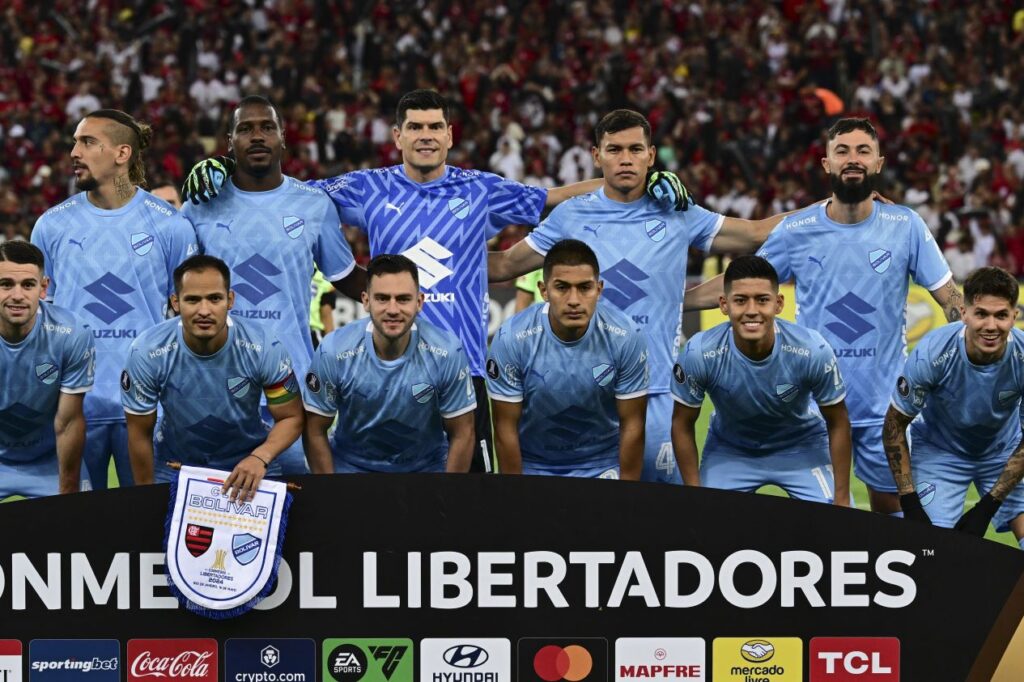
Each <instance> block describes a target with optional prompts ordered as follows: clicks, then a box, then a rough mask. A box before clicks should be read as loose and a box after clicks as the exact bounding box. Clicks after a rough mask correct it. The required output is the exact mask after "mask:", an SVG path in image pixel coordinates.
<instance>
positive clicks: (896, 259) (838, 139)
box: [758, 118, 963, 514]
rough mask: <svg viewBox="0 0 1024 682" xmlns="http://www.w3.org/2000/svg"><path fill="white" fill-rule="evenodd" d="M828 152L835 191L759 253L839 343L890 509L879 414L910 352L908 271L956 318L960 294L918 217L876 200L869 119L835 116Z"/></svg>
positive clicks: (855, 410) (856, 421)
mask: <svg viewBox="0 0 1024 682" xmlns="http://www.w3.org/2000/svg"><path fill="white" fill-rule="evenodd" d="M827 153H828V155H827V156H826V157H825V158H823V159H822V160H821V164H822V167H823V168H824V169H825V172H826V173H827V174H828V176H829V179H830V180H831V183H832V198H831V200H829V201H828V202H825V203H823V204H821V205H817V206H812V207H810V208H806V209H803V210H802V211H798V212H797V213H795V214H793V215H791V216H789V217H788V218H786V219H785V220H784V221H783V222H782V223H781V224H780V225H779V226H778V227H777V228H776V229H775V230H774V231H773V232H772V234H771V236H770V237H769V238H768V241H766V242H765V245H764V247H763V248H762V249H761V250H760V251H759V252H758V255H760V256H763V257H765V258H767V259H768V260H769V261H770V262H771V264H772V265H773V266H775V270H776V271H777V272H778V273H779V279H781V280H783V281H786V280H790V279H795V280H796V300H797V321H798V322H799V323H800V324H802V325H804V326H805V327H810V328H811V329H814V330H817V331H819V332H820V333H821V334H822V336H824V337H825V340H826V341H828V342H829V344H830V345H831V346H832V348H833V349H834V350H835V353H836V357H837V358H838V360H839V368H840V369H841V370H842V372H843V377H844V379H845V380H846V385H847V391H848V392H849V396H848V400H847V404H848V406H849V410H850V423H851V424H852V426H853V458H854V459H853V465H854V472H855V473H856V474H857V476H858V478H860V479H861V480H862V481H864V483H866V484H867V486H868V493H869V495H870V497H871V509H872V510H874V511H877V512H883V513H889V514H893V513H897V512H899V509H900V507H899V499H898V498H897V496H896V494H895V493H896V487H895V486H894V485H893V481H892V475H891V474H890V472H889V467H888V466H887V465H886V461H885V455H884V453H883V452H882V422H883V421H884V415H885V410H886V403H887V398H888V389H887V387H888V386H891V385H892V383H891V382H892V380H893V379H894V378H895V377H896V374H897V372H899V368H900V363H901V362H902V361H903V359H904V357H905V355H906V334H905V329H906V302H907V289H908V287H909V281H908V280H909V278H913V280H914V281H915V282H917V283H918V284H920V285H921V286H923V287H925V288H926V289H928V291H930V292H931V294H932V297H933V298H934V299H935V300H936V301H937V302H938V303H939V305H941V306H942V309H943V310H944V311H945V313H946V318H947V319H949V320H951V321H952V320H956V319H959V318H960V310H959V306H960V303H961V301H962V300H963V298H962V297H961V296H960V292H959V291H958V290H957V288H956V284H955V283H954V282H953V279H952V275H951V273H950V271H949V266H948V265H946V261H945V260H943V258H942V253H941V252H940V251H939V247H938V246H937V245H936V244H935V241H934V239H932V235H931V232H929V231H928V227H927V226H926V225H925V224H924V221H923V220H921V217H920V216H918V215H917V213H915V212H914V211H913V209H910V208H907V207H906V206H896V205H887V204H881V203H878V202H875V201H872V199H871V196H872V192H873V191H874V189H875V187H876V185H877V184H878V179H879V175H880V173H881V171H882V164H883V162H884V161H885V159H884V158H883V157H882V156H880V154H879V148H878V135H877V134H876V133H875V129H874V128H873V127H872V125H871V123H870V122H869V121H867V120H866V119H856V118H846V119H842V120H840V121H837V122H836V124H835V125H833V126H832V127H831V128H830V129H829V131H828V147H827Z"/></svg>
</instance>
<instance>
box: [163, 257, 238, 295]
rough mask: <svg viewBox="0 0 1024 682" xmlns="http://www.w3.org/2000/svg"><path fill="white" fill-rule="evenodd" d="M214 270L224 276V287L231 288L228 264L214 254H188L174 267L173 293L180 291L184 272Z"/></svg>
mask: <svg viewBox="0 0 1024 682" xmlns="http://www.w3.org/2000/svg"><path fill="white" fill-rule="evenodd" d="M211 269H212V270H216V271H218V272H219V273H220V275H221V277H223V278H224V288H225V289H231V269H230V268H228V264H227V263H225V262H224V261H222V260H221V259H220V258H217V257H215V256H207V255H205V254H199V255H195V256H190V257H188V258H186V259H185V260H183V261H182V262H181V264H180V265H179V266H178V267H176V268H174V293H176V294H180V293H181V280H183V279H184V278H185V273H186V272H199V271H202V270H211Z"/></svg>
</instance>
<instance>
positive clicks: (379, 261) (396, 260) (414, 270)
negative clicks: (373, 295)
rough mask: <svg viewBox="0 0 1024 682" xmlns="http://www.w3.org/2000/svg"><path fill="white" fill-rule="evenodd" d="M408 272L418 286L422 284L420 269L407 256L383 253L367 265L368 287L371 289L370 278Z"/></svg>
mask: <svg viewBox="0 0 1024 682" xmlns="http://www.w3.org/2000/svg"><path fill="white" fill-rule="evenodd" d="M402 272H408V273H409V275H410V276H411V277H412V281H413V282H415V283H416V288H417V289H418V288H419V286H420V269H419V267H417V265H416V264H415V263H413V262H412V260H411V259H409V258H408V257H406V256H403V255H401V254H395V253H382V254H380V255H379V256H375V257H374V258H373V260H371V261H370V263H369V264H368V265H367V266H366V289H367V291H369V289H370V280H372V279H373V278H374V277H376V276H378V275H397V274H399V273H402Z"/></svg>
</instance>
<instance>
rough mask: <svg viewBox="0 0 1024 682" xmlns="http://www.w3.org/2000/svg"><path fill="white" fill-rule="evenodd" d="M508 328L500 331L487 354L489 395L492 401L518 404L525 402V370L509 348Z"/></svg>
mask: <svg viewBox="0 0 1024 682" xmlns="http://www.w3.org/2000/svg"><path fill="white" fill-rule="evenodd" d="M510 336H511V335H510V334H509V332H508V328H507V327H502V328H501V329H499V330H498V334H497V336H495V337H494V341H493V342H492V343H491V350H490V352H489V353H488V354H487V367H486V372H485V373H486V374H487V394H488V395H490V397H491V399H492V400H500V401H503V402H507V403H518V402H522V400H523V380H522V377H523V373H524V372H523V368H522V367H521V366H520V365H519V363H518V362H517V361H516V359H515V357H514V353H513V352H512V348H510V347H509V344H508V339H509V338H510Z"/></svg>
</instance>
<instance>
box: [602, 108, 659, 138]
mask: <svg viewBox="0 0 1024 682" xmlns="http://www.w3.org/2000/svg"><path fill="white" fill-rule="evenodd" d="M630 128H643V130H644V141H645V142H647V144H650V143H651V124H650V123H648V121H647V119H646V118H645V117H644V115H643V114H641V113H640V112H639V111H633V110H632V109H616V110H615V111H612V112H610V113H607V114H605V115H604V118H602V119H601V120H600V121H599V122H598V124H597V127H596V128H594V146H596V147H600V146H601V138H602V137H604V136H605V134H606V133H620V132H622V131H623V130H629V129H630Z"/></svg>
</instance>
